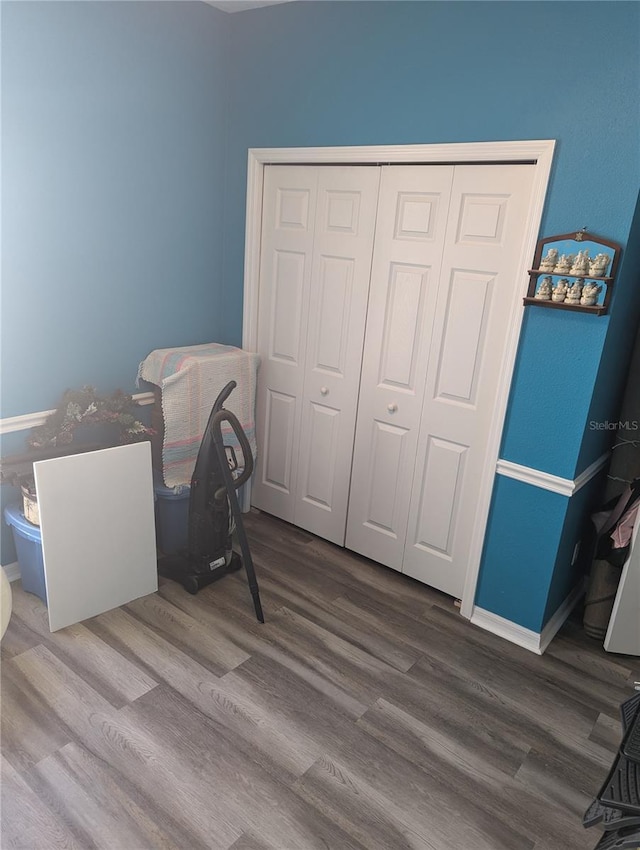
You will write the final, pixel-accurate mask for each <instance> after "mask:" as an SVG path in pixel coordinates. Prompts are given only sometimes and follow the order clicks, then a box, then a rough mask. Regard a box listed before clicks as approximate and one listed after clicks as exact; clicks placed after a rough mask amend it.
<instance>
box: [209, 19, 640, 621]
mask: <svg viewBox="0 0 640 850" xmlns="http://www.w3.org/2000/svg"><path fill="white" fill-rule="evenodd" d="M550 9H551V6H550V5H549V4H540V3H529V2H522V3H503V2H498V3H492V2H482V3H475V2H472V3H464V2H460V3H458V2H456V3H428V2H423V3H412V2H408V3H404V2H393V3H359V2H358V3H345V2H339V3H331V2H329V3H294V4H291V5H288V4H287V5H284V6H277V7H274V8H272V9H263V10H258V11H256V12H251V13H246V14H242V15H234V16H232V22H231V34H232V45H233V54H234V56H236V57H241V59H240V61H238V62H236V63H235V65H234V73H233V75H232V76H231V77H230V93H231V97H230V110H229V116H230V121H229V144H228V158H227V187H228V188H227V197H228V204H227V216H226V240H225V258H224V259H225V274H224V277H225V280H226V281H227V282H229V283H230V284H231V285H230V287H229V289H228V291H227V294H226V296H225V302H224V303H225V315H226V316H227V319H228V321H229V324H230V328H232V329H233V333H234V336H233V337H232V338H231V341H233V342H236V343H239V342H240V340H241V327H242V294H241V292H242V268H243V250H244V243H243V239H244V217H245V208H244V198H245V188H246V151H247V148H250V147H287V146H306V145H309V146H316V145H318V146H320V145H349V144H358V145H362V144H405V143H436V142H465V141H483V140H496V139H499V140H509V139H528V138H534V139H536V138H537V139H540V138H553V139H557V141H558V144H557V146H556V154H555V160H554V168H553V172H552V178H551V183H550V186H549V193H548V199H547V205H546V211H545V215H544V219H543V223H542V234H544V235H551V234H554V233H567V232H571V231H572V230H577V229H579V228H582V227H584V226H587V227H588V228H589V230H590V231H591V232H593V233H597V234H599V235H602V236H604V237H605V238H608V239H611V240H613V241H617V242H619V243H621V244H622V245H623V246H624V245H625V244H626V242H627V239H628V237H629V232H630V228H631V220H632V217H633V213H634V208H635V205H636V202H637V199H638V189H639V186H640V159H639V157H638V151H639V149H640V131H639V126H640V125H639V122H638V117H639V100H638V92H639V91H640V59H639V56H638V50H637V47H638V32H639V29H640V7H639V6H638V5H637V4H635V3H625V2H622V3H599V2H594V3H591V2H586V3H575V2H567V3H564V2H556V3H554V4H553V14H552V15H550V14H547V11H548V10H550ZM595 44H599V45H607V49H606V61H604V58H603V55H604V54H602V56H601V57H600V58H601V60H602V61H591V59H593V58H594V57H593V55H592V54H590V53H589V47H588V46H589V45H591V46H594V45H595ZM637 267H638V258H637V256H635V257H634V258H631V259H630V260H629V261H628V262H627V263H626V264H624V265H623V269H622V270H621V274H620V278H619V283H618V285H617V287H616V290H615V292H614V297H613V301H612V305H611V314H610V316H607V317H604V318H594V317H593V316H588V315H584V314H570V313H567V312H566V311H552V310H535V309H531V308H529V309H528V310H526V311H525V318H524V323H523V329H522V336H521V343H520V348H519V355H518V361H517V364H516V370H515V375H514V382H513V386H512V393H511V399H510V404H509V410H508V415H507V421H506V426H505V431H504V436H503V445H502V450H501V456H502V457H503V458H504V459H506V460H511V461H513V462H516V463H519V464H522V465H524V466H528V467H532V468H534V469H538V470H542V471H544V472H549V473H551V474H553V475H557V476H560V477H563V478H569V479H573V478H574V477H576V475H577V474H579V473H580V472H581V471H582V470H583V469H584V468H585V467H586V466H588V465H589V464H590V463H591V462H593V461H594V460H595V459H596V457H598V455H599V454H601V453H602V451H604V450H605V448H606V446H605V447H603V446H602V440H593V438H590V437H589V435H588V434H586V429H587V424H588V421H589V418H590V417H591V416H592V415H594V407H593V403H592V399H593V397H594V386H595V384H596V381H597V379H598V376H599V375H600V376H602V377H603V380H604V381H606V380H608V381H609V383H608V384H607V385H606V387H602V388H601V387H600V386H598V392H599V393H600V396H599V398H600V401H599V402H598V403H597V405H596V407H597V412H598V415H600V416H604V415H605V414H606V412H607V411H608V413H609V416H610V417H611V418H613V417H614V416H615V415H617V407H616V405H617V404H618V402H619V396H620V388H621V385H620V382H619V381H618V382H615V381H614V383H613V384H612V383H611V380H610V379H611V376H612V373H613V371H614V370H616V369H617V371H618V374H619V373H620V372H622V373H624V371H625V367H626V365H627V362H628V357H629V355H630V347H631V337H632V334H631V332H630V327H631V326H633V324H634V321H635V317H636V316H637V294H636V293H637V292H638V289H637V288H636V285H635V276H636V274H635V273H636V272H637ZM610 324H611V325H612V334H611V336H609V335H608V331H609V325H610ZM595 498H596V496H595V495H594V493H593V487H590V488H589V489H588V490H587V491H585V493H583V494H582V495H580V493H579V494H577V496H576V497H574V499H567V498H566V497H563V496H558V495H556V494H553V493H549V492H547V491H544V490H539V489H536V488H534V487H531V486H530V485H526V484H521V483H518V482H515V481H510V480H508V479H504V478H497V479H496V488H495V493H494V499H493V508H492V512H491V517H490V522H489V527H488V533H487V541H486V547H485V555H484V558H483V564H482V572H481V578H480V584H479V590H478V597H477V603H478V604H479V605H481V606H482V607H486V608H488V609H489V610H491V611H494V612H495V613H499V614H502V616H505V617H507V618H509V619H511V620H514V621H515V622H517V623H519V624H521V625H523V626H525V627H527V628H531V629H534V630H540V629H541V628H542V627H543V626H544V624H545V622H546V621H547V620H548V619H549V617H550V616H551V615H552V614H553V612H554V610H555V607H557V606H558V605H559V604H560V602H561V601H562V598H561V596H562V594H563V593H565V591H566V593H568V592H569V591H570V590H571V587H572V586H573V584H575V581H576V578H577V575H576V568H575V567H571V565H570V561H571V554H572V552H573V547H574V545H575V542H576V541H577V539H579V536H580V533H581V531H582V529H583V526H584V514H585V511H588V506H590V505H591V502H592V501H593V500H594V499H595ZM576 500H577V501H576ZM566 593H565V595H566ZM556 603H557V604H556ZM554 606H555V607H554Z"/></svg>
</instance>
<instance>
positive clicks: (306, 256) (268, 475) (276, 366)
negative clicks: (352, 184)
mask: <svg viewBox="0 0 640 850" xmlns="http://www.w3.org/2000/svg"><path fill="white" fill-rule="evenodd" d="M317 193H318V169H317V168H314V167H310V166H294V167H290V168H266V169H265V180H264V195H263V229H262V247H261V259H260V281H261V282H260V310H259V322H258V352H259V354H260V355H261V361H260V369H259V372H258V390H257V394H256V396H257V397H256V431H257V437H258V461H257V465H256V472H255V475H254V484H253V488H252V502H253V504H254V505H256V506H257V507H259V508H263V509H264V510H266V511H269V512H270V513H273V514H275V515H276V516H279V517H281V518H282V519H285V520H288V521H289V522H293V517H294V506H295V483H296V479H297V458H298V447H299V441H300V423H301V418H302V407H301V400H302V392H303V385H304V362H305V351H306V337H307V317H308V314H309V289H310V281H311V263H312V257H313V238H314V228H315V209H316V199H317Z"/></svg>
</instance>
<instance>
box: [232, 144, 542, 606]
mask: <svg viewBox="0 0 640 850" xmlns="http://www.w3.org/2000/svg"><path fill="white" fill-rule="evenodd" d="M554 148H555V141H554V140H553V139H532V140H524V141H513V142H468V143H467V142H464V143H456V144H439V145H371V146H368V145H367V146H354V147H320V148H252V149H250V150H249V152H248V161H247V213H246V217H247V220H246V232H245V256H244V269H245V272H244V301H243V329H242V347H243V348H246V349H247V350H249V351H256V349H257V345H258V287H259V282H260V239H261V220H262V190H263V183H264V169H265V166H266V165H269V164H291V165H293V164H296V163H298V164H301V163H307V164H311V163H335V164H341V163H342V164H344V163H372V164H373V163H396V164H400V163H417V162H420V163H425V164H427V163H438V162H459V163H464V162H475V163H477V162H487V163H490V162H515V161H521V160H532V161H533V162H535V165H534V166H533V167H534V169H535V172H534V179H533V187H532V192H531V202H530V206H529V212H528V217H527V223H526V227H525V237H524V240H523V247H522V252H521V256H520V260H519V262H518V270H517V273H516V279H517V280H521V281H522V286H521V292H520V293H519V296H520V295H522V296H524V295H526V292H527V288H528V283H529V278H528V276H527V270H528V269H529V268H530V265H529V264H530V262H531V257H533V254H534V250H535V246H536V241H537V238H538V232H539V230H540V222H541V219H542V211H543V208H544V201H545V197H546V194H547V187H548V184H549V175H550V173H551V163H552V160H553V151H554ZM519 296H518V297H517V298H514V301H513V308H512V313H511V316H510V321H509V328H510V330H509V335H508V338H507V341H506V346H505V356H504V359H503V362H502V371H501V374H500V377H499V380H498V392H497V396H496V405H495V408H494V417H493V422H492V424H491V428H490V431H489V437H488V442H487V452H486V460H485V464H484V468H483V471H482V476H481V481H480V490H479V495H478V501H477V504H476V516H475V519H474V525H473V530H472V534H471V543H470V551H469V567H468V570H467V575H466V578H465V583H464V589H463V592H462V598H461V606H460V613H461V614H462V616H463V617H467V618H469V617H471V615H472V612H473V610H474V606H473V603H474V599H475V593H476V585H477V583H478V574H479V572H480V561H481V558H482V548H483V544H484V537H485V532H486V527H487V520H488V517H489V507H490V504H491V493H492V491H493V482H494V479H495V471H496V464H497V462H498V452H499V450H500V440H501V437H502V430H503V427H504V420H505V416H506V411H507V403H508V400H509V391H510V388H511V379H512V377H513V369H514V366H515V360H516V353H517V349H518V341H519V339H520V328H521V325H522V318H523V315H524V309H523V306H522V299H521V297H519Z"/></svg>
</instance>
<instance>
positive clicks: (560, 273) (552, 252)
mask: <svg viewBox="0 0 640 850" xmlns="http://www.w3.org/2000/svg"><path fill="white" fill-rule="evenodd" d="M619 255H620V247H619V246H618V245H616V244H615V243H613V242H609V241H608V240H606V239H602V238H600V237H597V236H595V235H593V234H587V233H586V232H585V231H578V232H576V233H573V234H572V233H567V234H563V235H560V236H551V237H547V238H546V239H541V240H540V241H539V242H538V246H537V248H536V254H535V258H534V261H533V268H532V269H530V271H529V290H528V293H527V297H525V299H524V303H525V304H536V305H539V306H544V307H556V308H560V309H563V310H575V311H576V312H589V313H595V314H596V315H604V314H605V313H606V312H607V309H608V304H609V299H610V296H611V287H612V285H613V281H614V277H615V271H616V267H617V264H618V259H619ZM590 278H591V279H590Z"/></svg>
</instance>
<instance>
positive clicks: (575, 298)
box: [566, 281, 582, 304]
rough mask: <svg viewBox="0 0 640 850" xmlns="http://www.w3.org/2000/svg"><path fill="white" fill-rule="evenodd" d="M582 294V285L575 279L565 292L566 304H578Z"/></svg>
mask: <svg viewBox="0 0 640 850" xmlns="http://www.w3.org/2000/svg"><path fill="white" fill-rule="evenodd" d="M581 295H582V285H581V284H580V283H579V282H578V281H576V282H575V283H574V284H573V286H572V287H570V289H569V291H568V292H567V298H566V302H567V304H579V303H580V296H581Z"/></svg>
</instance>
